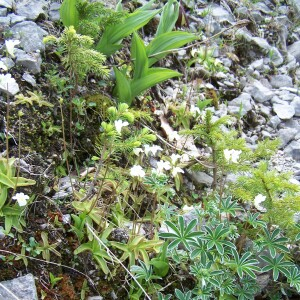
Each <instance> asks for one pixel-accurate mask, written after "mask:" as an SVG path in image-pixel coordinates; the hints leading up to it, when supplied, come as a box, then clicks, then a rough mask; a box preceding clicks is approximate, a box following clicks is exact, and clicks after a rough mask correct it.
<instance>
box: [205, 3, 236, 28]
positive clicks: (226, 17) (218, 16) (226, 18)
mask: <svg viewBox="0 0 300 300" xmlns="http://www.w3.org/2000/svg"><path fill="white" fill-rule="evenodd" d="M210 9H211V12H210V14H211V15H212V16H213V17H214V19H215V20H216V21H218V22H220V23H224V22H228V23H230V24H233V23H234V22H235V19H234V16H233V15H232V14H231V13H229V12H228V11H227V10H226V9H225V8H223V7H221V6H219V5H216V4H213V5H212V6H211V7H210Z"/></svg>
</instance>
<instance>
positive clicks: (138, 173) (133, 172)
mask: <svg viewBox="0 0 300 300" xmlns="http://www.w3.org/2000/svg"><path fill="white" fill-rule="evenodd" d="M145 175H146V173H145V171H144V170H143V168H142V167H141V166H140V165H135V166H133V167H132V168H131V169H130V176H132V177H145Z"/></svg>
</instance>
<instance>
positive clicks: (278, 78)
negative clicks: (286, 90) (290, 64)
mask: <svg viewBox="0 0 300 300" xmlns="http://www.w3.org/2000/svg"><path fill="white" fill-rule="evenodd" d="M270 83H271V85H272V87H273V88H276V89H278V88H281V87H293V81H292V78H291V77H290V76H288V75H275V76H272V77H271V80H270Z"/></svg>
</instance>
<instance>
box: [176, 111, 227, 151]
mask: <svg viewBox="0 0 300 300" xmlns="http://www.w3.org/2000/svg"><path fill="white" fill-rule="evenodd" d="M229 120H230V117H229V116H224V117H221V118H219V119H218V120H216V121H213V114H212V112H211V111H210V110H207V111H206V113H205V116H204V120H203V122H202V123H201V124H197V125H195V126H194V127H193V128H192V129H188V130H182V131H181V134H185V135H192V136H194V137H195V138H197V139H200V140H202V141H204V142H205V143H206V144H207V145H208V146H210V147H211V146H213V145H215V144H216V141H217V140H218V139H219V140H220V139H222V136H223V134H224V132H223V130H222V128H221V126H225V125H227V124H228V121H229Z"/></svg>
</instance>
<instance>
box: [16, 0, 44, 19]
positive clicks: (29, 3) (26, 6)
mask: <svg viewBox="0 0 300 300" xmlns="http://www.w3.org/2000/svg"><path fill="white" fill-rule="evenodd" d="M47 5H48V4H47V1H45V0H19V1H18V2H16V14H17V15H19V16H23V17H26V19H28V20H36V19H37V18H38V17H39V16H40V15H43V16H46V14H47V13H46V11H47Z"/></svg>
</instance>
